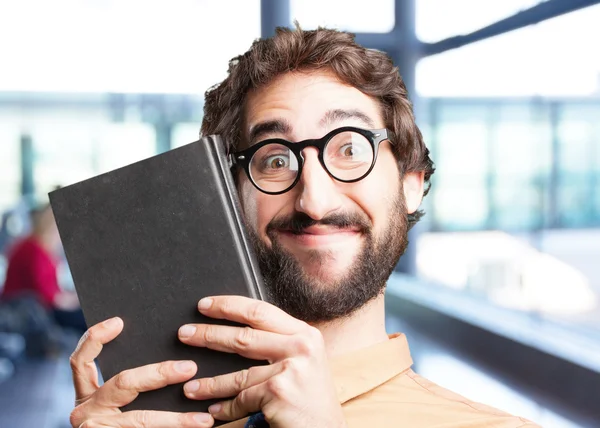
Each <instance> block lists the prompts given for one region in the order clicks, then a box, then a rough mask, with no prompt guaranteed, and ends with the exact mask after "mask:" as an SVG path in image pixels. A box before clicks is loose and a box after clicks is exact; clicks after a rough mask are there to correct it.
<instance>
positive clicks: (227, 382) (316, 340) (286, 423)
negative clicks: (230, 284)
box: [179, 296, 346, 428]
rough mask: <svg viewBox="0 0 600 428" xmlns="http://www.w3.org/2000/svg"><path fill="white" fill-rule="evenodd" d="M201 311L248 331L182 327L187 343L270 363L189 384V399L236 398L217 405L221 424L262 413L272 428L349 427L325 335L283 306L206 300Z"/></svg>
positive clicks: (214, 412)
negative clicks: (292, 315) (326, 348)
mask: <svg viewBox="0 0 600 428" xmlns="http://www.w3.org/2000/svg"><path fill="white" fill-rule="evenodd" d="M198 308H199V310H200V312H201V313H202V314H204V315H206V316H208V317H211V318H217V319H227V320H230V321H235V322H238V323H242V324H245V325H248V326H249V327H231V326H221V325H207V324H190V325H186V326H183V327H181V328H180V330H179V337H180V340H181V341H182V342H183V343H186V344H188V345H192V346H202V347H206V348H210V349H214V350H217V351H223V352H229V353H236V354H239V355H242V356H244V357H247V358H252V359H256V360H267V361H269V363H271V364H269V365H266V366H257V367H252V368H250V369H248V370H243V371H241V372H237V373H230V374H226V375H222V376H217V377H213V378H204V379H198V380H193V381H190V382H188V383H187V384H186V385H185V386H184V391H185V394H186V396H187V397H188V398H192V399H197V400H204V399H209V398H226V397H232V396H235V398H234V399H231V400H227V401H223V402H221V403H217V404H214V405H212V406H211V407H210V408H209V411H210V413H211V414H212V415H213V417H214V418H215V419H221V420H227V421H230V420H237V419H241V418H243V417H245V416H247V415H248V413H251V412H256V411H259V410H262V412H263V413H264V415H265V418H266V419H267V421H268V422H269V424H270V426H271V427H273V428H277V427H327V428H334V427H335V428H338V427H345V426H346V424H345V421H344V416H343V413H342V407H341V405H340V403H339V400H338V398H337V396H336V392H335V388H334V385H333V380H332V378H331V373H330V370H329V366H328V362H327V355H326V353H325V345H324V342H323V337H322V335H321V332H320V331H319V330H317V329H316V328H314V327H311V326H310V325H308V324H307V323H305V322H303V321H300V320H298V319H296V318H293V317H291V316H290V315H288V314H287V313H285V312H284V311H282V310H281V309H279V308H277V307H275V306H273V305H271V304H269V303H266V302H262V301H259V300H253V299H249V298H246V297H240V296H220V297H213V298H207V299H202V300H201V301H200V302H199V305H198Z"/></svg>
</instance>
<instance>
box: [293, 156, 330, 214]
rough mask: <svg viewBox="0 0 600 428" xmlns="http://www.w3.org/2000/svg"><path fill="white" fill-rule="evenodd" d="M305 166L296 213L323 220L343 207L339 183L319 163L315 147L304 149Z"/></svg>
mask: <svg viewBox="0 0 600 428" xmlns="http://www.w3.org/2000/svg"><path fill="white" fill-rule="evenodd" d="M303 154H304V165H303V167H302V175H301V176H300V181H299V182H298V184H297V185H296V186H297V187H298V189H299V191H298V196H297V197H296V202H295V208H296V211H299V212H303V213H305V214H306V215H308V216H310V217H311V218H312V219H314V220H321V219H323V218H325V217H326V216H327V215H328V214H330V213H332V212H334V211H336V210H338V209H339V208H340V206H341V195H340V193H339V190H338V186H337V182H336V181H335V179H334V178H332V177H331V176H330V175H329V174H328V173H327V171H325V169H324V168H323V165H321V162H319V157H318V151H317V149H315V148H313V147H308V148H306V149H304V151H303Z"/></svg>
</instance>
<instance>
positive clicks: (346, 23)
mask: <svg viewBox="0 0 600 428" xmlns="http://www.w3.org/2000/svg"><path fill="white" fill-rule="evenodd" d="M394 9H395V8H394V0H369V1H365V0H327V1H323V0H290V15H291V18H292V19H290V22H292V21H293V20H294V19H297V20H298V22H299V23H300V26H301V27H302V28H307V29H308V28H316V27H318V26H322V27H327V28H337V29H340V30H346V31H352V32H354V33H388V32H390V31H392V29H393V28H394Z"/></svg>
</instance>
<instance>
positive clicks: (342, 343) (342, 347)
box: [314, 294, 388, 358]
mask: <svg viewBox="0 0 600 428" xmlns="http://www.w3.org/2000/svg"><path fill="white" fill-rule="evenodd" d="M383 297H384V296H383V294H381V295H379V296H378V297H377V298H376V299H374V300H371V301H370V302H369V303H367V304H366V305H365V306H363V307H362V308H360V309H359V310H357V311H356V312H355V313H353V314H352V315H350V316H349V317H348V318H344V319H341V320H334V321H329V322H325V323H318V324H315V325H314V326H315V327H317V328H318V329H319V330H320V331H321V334H322V335H323V339H324V340H325V348H326V350H327V355H328V356H329V358H331V357H336V356H339V355H344V354H347V353H350V352H353V351H356V350H359V349H362V348H367V347H369V346H371V345H374V344H376V343H379V342H383V341H386V340H388V336H387V333H386V331H385V306H384V298H383Z"/></svg>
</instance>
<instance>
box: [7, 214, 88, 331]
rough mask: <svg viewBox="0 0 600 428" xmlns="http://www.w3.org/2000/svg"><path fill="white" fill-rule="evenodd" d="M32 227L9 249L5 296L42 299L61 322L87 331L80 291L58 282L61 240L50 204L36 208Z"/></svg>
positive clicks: (9, 297) (45, 305) (55, 318)
mask: <svg viewBox="0 0 600 428" xmlns="http://www.w3.org/2000/svg"><path fill="white" fill-rule="evenodd" d="M31 217H32V225H33V227H32V231H31V233H30V234H29V235H28V236H27V237H25V238H24V239H22V240H20V241H17V242H16V243H15V244H14V245H13V246H12V247H11V248H10V249H9V250H8V257H7V258H8V265H7V269H6V280H5V282H4V287H3V289H2V295H1V299H2V300H4V301H11V300H16V299H30V298H33V299H35V301H37V302H38V303H40V304H41V305H42V306H43V307H44V308H45V309H46V310H47V311H48V312H49V314H50V315H51V319H53V320H54V321H55V322H56V323H57V324H58V325H59V326H61V327H65V328H70V329H74V330H76V331H78V332H80V333H82V332H85V330H86V328H87V327H86V324H85V321H84V318H83V313H82V311H81V309H80V307H79V300H78V299H77V295H76V293H74V292H72V291H66V290H62V289H61V287H60V285H59V282H58V265H59V261H60V254H61V249H62V245H61V241H60V236H59V234H58V228H57V227H56V222H55V220H54V214H53V213H52V208H51V207H50V205H45V206H43V207H41V208H40V209H36V210H33V211H32V214H31Z"/></svg>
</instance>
